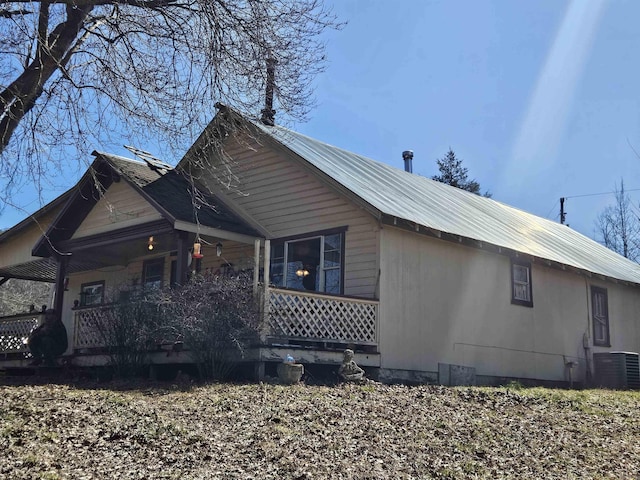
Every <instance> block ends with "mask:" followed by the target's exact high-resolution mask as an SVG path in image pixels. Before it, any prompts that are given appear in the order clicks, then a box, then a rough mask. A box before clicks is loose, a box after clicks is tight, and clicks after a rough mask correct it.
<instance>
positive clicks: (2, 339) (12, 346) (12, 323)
mask: <svg viewBox="0 0 640 480" xmlns="http://www.w3.org/2000/svg"><path fill="white" fill-rule="evenodd" d="M42 315H43V314H42V313H39V312H38V313H25V314H21V315H12V316H10V317H2V318H0V354H3V353H24V352H27V351H28V348H27V338H28V337H29V334H30V333H31V330H33V329H34V328H35V327H37V326H38V323H39V322H40V317H41V316H42Z"/></svg>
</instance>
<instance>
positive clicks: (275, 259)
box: [270, 233, 344, 294]
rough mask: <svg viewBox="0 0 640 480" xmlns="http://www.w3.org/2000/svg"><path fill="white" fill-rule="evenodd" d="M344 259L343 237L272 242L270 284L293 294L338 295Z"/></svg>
mask: <svg viewBox="0 0 640 480" xmlns="http://www.w3.org/2000/svg"><path fill="white" fill-rule="evenodd" d="M343 256H344V233H332V234H327V235H316V236H310V237H307V238H299V239H294V240H287V241H283V242H282V243H275V242H274V244H273V245H272V249H271V266H270V280H271V283H272V284H274V285H276V286H278V287H284V288H292V289H296V290H308V291H316V292H325V293H335V294H341V293H342V291H343V285H342V277H343V263H344V262H343Z"/></svg>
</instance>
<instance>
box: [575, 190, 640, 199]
mask: <svg viewBox="0 0 640 480" xmlns="http://www.w3.org/2000/svg"><path fill="white" fill-rule="evenodd" d="M624 191H625V192H640V188H632V189H630V190H628V189H626V188H625V189H624ZM615 193H617V192H616V191H615V190H614V191H612V192H600V193H585V194H583V195H571V196H570V197H563V198H565V199H568V198H580V197H597V196H599V195H611V194H615Z"/></svg>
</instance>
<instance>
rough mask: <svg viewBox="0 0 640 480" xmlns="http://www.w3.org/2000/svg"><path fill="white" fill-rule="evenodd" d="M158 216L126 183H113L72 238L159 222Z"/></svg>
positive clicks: (159, 217) (159, 216)
mask: <svg viewBox="0 0 640 480" xmlns="http://www.w3.org/2000/svg"><path fill="white" fill-rule="evenodd" d="M161 218H162V216H161V215H160V213H159V212H158V211H157V210H156V209H155V208H154V207H153V206H152V205H151V204H150V203H149V202H147V201H146V200H145V199H144V198H143V197H142V196H141V195H140V194H139V193H138V192H136V191H135V190H134V189H133V187H131V186H130V185H129V184H128V183H127V182H124V181H120V182H118V183H113V184H111V186H110V187H109V189H108V190H107V191H106V192H105V193H104V195H103V196H102V197H101V198H100V199H99V200H98V202H97V203H96V205H95V206H94V207H93V208H92V209H91V211H90V212H89V214H88V215H87V217H86V218H85V219H84V220H83V222H82V224H81V225H80V226H79V227H78V229H77V230H76V231H75V233H74V234H73V237H72V238H80V237H86V236H88V235H95V234H98V233H104V232H107V231H109V230H113V229H116V228H123V227H129V226H132V225H140V224H143V223H146V222H150V221H154V220H160V219H161Z"/></svg>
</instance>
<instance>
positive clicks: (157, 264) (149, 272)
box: [142, 258, 164, 288]
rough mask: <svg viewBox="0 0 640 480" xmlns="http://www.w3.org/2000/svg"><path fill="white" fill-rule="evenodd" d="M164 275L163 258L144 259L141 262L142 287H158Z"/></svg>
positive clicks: (160, 285)
mask: <svg viewBox="0 0 640 480" xmlns="http://www.w3.org/2000/svg"><path fill="white" fill-rule="evenodd" d="M163 276H164V258H154V259H153V260H145V261H144V263H143V264H142V287H143V288H160V287H162V279H163Z"/></svg>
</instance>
